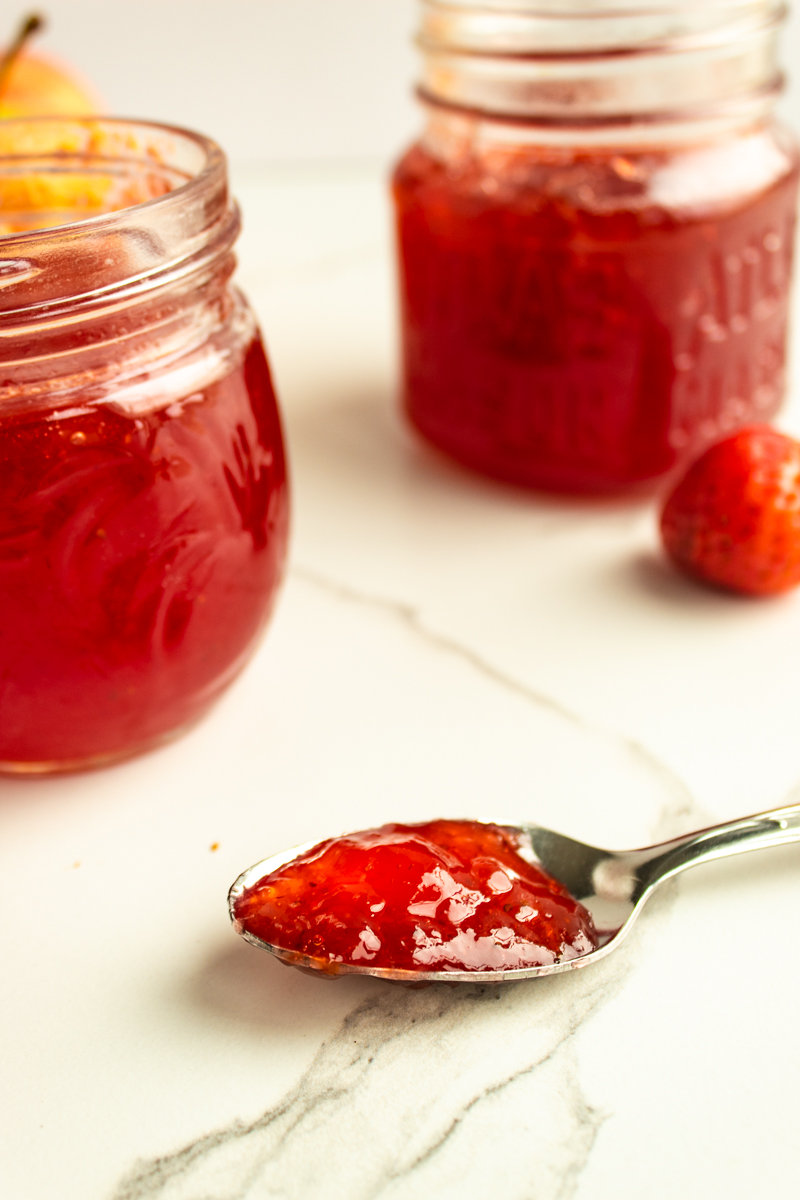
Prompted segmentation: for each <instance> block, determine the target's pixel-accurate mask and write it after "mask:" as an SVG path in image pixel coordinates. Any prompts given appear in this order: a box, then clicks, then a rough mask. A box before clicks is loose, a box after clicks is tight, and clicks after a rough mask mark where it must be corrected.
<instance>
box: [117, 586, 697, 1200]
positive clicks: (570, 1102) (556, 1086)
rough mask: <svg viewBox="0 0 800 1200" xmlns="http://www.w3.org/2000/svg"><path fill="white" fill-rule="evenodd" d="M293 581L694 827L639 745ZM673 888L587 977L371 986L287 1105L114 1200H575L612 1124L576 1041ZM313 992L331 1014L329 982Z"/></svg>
mask: <svg viewBox="0 0 800 1200" xmlns="http://www.w3.org/2000/svg"><path fill="white" fill-rule="evenodd" d="M294 574H295V575H296V576H297V577H298V578H299V579H301V580H303V581H304V582H306V583H307V584H309V585H311V586H313V587H315V588H318V589H322V590H324V591H325V592H327V593H328V594H331V595H333V596H336V597H338V598H339V599H340V600H343V601H345V602H348V603H356V604H360V605H367V606H370V607H372V608H373V609H377V610H379V611H382V612H384V613H386V614H389V615H392V616H394V617H395V618H396V619H398V620H400V621H401V622H402V623H403V624H404V626H405V627H406V628H408V629H409V630H410V631H411V632H412V633H413V634H414V635H415V636H419V637H421V638H423V639H424V640H425V641H426V642H427V643H428V644H429V645H430V646H431V647H432V648H434V649H436V650H437V651H438V652H440V653H447V654H452V655H457V656H458V657H459V658H461V659H462V660H463V661H465V662H466V663H468V664H469V665H470V667H471V668H473V669H474V670H476V671H478V672H480V674H481V675H482V676H483V677H484V678H487V679H489V680H491V681H492V682H493V683H495V684H497V685H498V686H500V687H503V688H506V689H508V690H509V691H511V692H512V693H514V694H516V695H518V696H520V697H521V698H523V699H525V700H526V701H527V702H528V703H530V704H532V705H533V706H536V707H537V708H538V709H539V710H545V711H547V712H548V713H550V714H551V715H553V714H555V715H556V716H558V717H560V718H561V719H563V720H565V721H568V722H570V723H571V724H572V725H573V726H575V727H577V728H579V729H583V730H584V731H586V732H592V733H593V734H595V735H599V736H602V737H605V738H608V739H612V740H614V741H615V742H616V743H617V744H618V745H620V746H621V748H623V749H624V750H625V751H626V752H627V753H629V754H631V755H633V756H634V757H635V758H636V759H637V760H638V761H639V762H640V765H642V766H643V767H644V768H645V769H647V770H649V771H652V772H653V773H654V774H655V775H656V776H657V777H658V778H659V780H660V781H661V784H662V787H663V788H664V791H665V793H666V797H667V799H666V802H665V804H664V806H663V809H662V812H661V814H660V818H659V821H658V831H659V832H660V833H663V834H664V835H665V836H666V835H669V834H672V833H676V832H678V831H679V829H680V828H681V827H683V826H684V825H685V824H686V822H687V820H691V821H693V823H695V824H696V823H697V817H698V813H697V809H696V807H695V806H694V804H693V802H692V798H691V796H690V794H689V793H688V791H687V789H686V788H685V787H684V785H683V784H682V783H681V781H680V780H679V779H678V778H677V777H676V776H675V775H674V774H673V773H672V772H670V771H669V770H668V768H666V767H665V766H664V765H663V764H662V763H660V762H659V761H658V760H657V759H655V758H654V757H653V756H652V755H651V754H650V753H649V752H648V751H647V750H646V749H644V748H643V747H642V746H640V745H639V744H638V743H637V742H635V741H632V740H631V739H628V738H626V737H625V736H624V735H623V734H620V733H617V732H616V731H613V730H605V729H597V728H595V727H594V726H593V725H591V724H590V723H589V722H587V721H585V720H583V719H582V718H581V717H580V716H579V715H577V714H575V713H572V712H571V711H570V710H569V709H567V708H566V707H565V706H563V705H561V704H560V703H559V702H558V701H557V700H554V699H551V698H550V697H548V696H546V695H542V694H540V693H538V692H536V691H535V690H534V689H531V688H529V687H528V686H527V685H525V684H524V683H522V682H520V681H519V680H516V679H514V678H512V677H509V676H507V675H506V674H504V673H503V672H502V671H500V670H498V669H497V668H496V667H495V666H493V665H492V664H491V663H490V662H487V661H486V660H484V659H483V658H482V657H481V656H480V655H479V654H477V653H475V652H474V651H473V650H472V649H470V648H468V647H465V646H463V645H461V644H459V643H458V642H457V641H455V640H454V639H452V638H450V637H447V636H444V635H441V634H439V633H437V632H435V631H433V630H431V629H429V628H427V627H426V625H425V624H424V623H423V621H422V620H421V618H420V616H419V614H418V613H417V612H416V611H415V610H414V609H413V608H412V607H411V606H409V605H405V604H403V603H400V602H396V601H392V600H387V599H383V598H380V597H372V596H368V595H363V594H361V593H359V592H356V591H354V590H353V589H351V588H349V587H346V586H344V585H341V584H339V583H336V582H332V581H330V580H327V579H325V578H323V577H320V576H318V575H316V574H315V573H314V572H311V571H307V570H303V569H299V570H298V569H295V572H294ZM674 890H675V889H674V886H672V885H670V886H668V887H667V888H665V889H664V891H663V892H661V893H659V895H657V896H656V898H655V899H654V901H652V902H651V906H650V907H649V909H648V911H647V912H646V914H645V916H644V917H643V918H642V921H641V923H640V926H639V927H637V928H636V929H635V930H634V932H633V934H632V935H631V937H630V938H629V939H628V941H626V942H625V943H624V944H623V945H622V947H621V948H620V950H619V951H617V952H616V953H615V954H614V955H613V956H612V957H611V958H609V959H606V960H604V961H602V962H601V963H599V964H596V965H594V966H592V967H591V968H590V969H587V970H585V971H583V970H582V971H575V972H570V973H569V974H567V975H561V976H554V977H550V978H547V979H543V980H537V981H535V982H533V983H528V984H524V983H523V984H518V985H515V986H511V987H506V988H493V987H491V986H488V985H480V984H477V983H476V984H475V985H471V986H469V987H464V988H460V989H454V990H451V989H447V988H444V987H440V986H437V987H432V988H430V989H427V990H425V991H422V992H420V991H403V990H402V989H398V988H392V987H391V986H390V985H386V984H381V983H378V982H377V981H376V982H375V984H374V991H373V992H372V994H371V995H370V997H369V998H368V999H367V1000H365V1001H364V1002H363V1003H361V1004H360V1005H358V1006H357V1007H356V1008H355V1009H354V1010H353V1011H352V1012H351V1013H350V1014H349V1015H348V1016H347V1017H346V1018H345V1020H344V1021H343V1022H342V1024H341V1026H340V1027H339V1029H338V1030H337V1032H336V1033H335V1034H334V1035H333V1037H331V1038H330V1039H329V1040H328V1041H327V1042H325V1043H324V1044H323V1045H322V1046H321V1047H320V1049H319V1051H318V1052H317V1055H316V1057H315V1058H314V1060H313V1062H312V1063H311V1066H310V1067H309V1068H308V1070H307V1071H306V1072H305V1074H304V1075H303V1077H302V1078H301V1079H300V1081H299V1083H298V1084H297V1085H296V1087H295V1088H294V1089H292V1090H291V1091H290V1092H289V1093H288V1094H287V1095H286V1096H285V1097H284V1099H283V1100H282V1101H281V1102H279V1103H278V1104H277V1105H275V1106H274V1107H272V1108H269V1109H268V1110H267V1111H266V1112H264V1114H263V1115H262V1116H261V1117H259V1118H258V1119H257V1120H255V1121H254V1122H252V1123H251V1124H245V1123H244V1122H241V1121H235V1122H233V1123H232V1124H231V1125H229V1126H228V1127H226V1128H223V1129H220V1130H218V1131H216V1132H213V1133H210V1134H208V1135H206V1136H204V1137H200V1138H199V1139H198V1140H196V1141H195V1142H192V1143H191V1144H189V1145H188V1146H186V1147H184V1148H183V1149H181V1150H178V1151H177V1152H175V1153H172V1154H168V1155H166V1156H164V1157H161V1158H157V1159H154V1160H151V1161H149V1162H144V1163H141V1164H139V1165H138V1166H136V1167H135V1168H134V1169H133V1170H132V1171H131V1172H130V1173H129V1174H128V1176H127V1177H126V1178H125V1179H123V1180H122V1182H121V1183H120V1185H119V1187H118V1189H117V1191H116V1192H115V1193H114V1197H113V1200H317V1198H318V1197H324V1198H325V1200H429V1198H430V1197H431V1196H437V1197H442V1198H443V1200H456V1198H457V1200H484V1198H485V1197H486V1196H487V1195H502V1196H503V1200H570V1198H571V1197H572V1196H573V1195H574V1194H575V1191H576V1189H577V1187H578V1182H579V1179H580V1175H581V1172H582V1170H583V1168H584V1166H585V1164H586V1162H587V1161H588V1158H589V1155H590V1154H591V1150H592V1147H593V1145H594V1143H595V1139H596V1137H597V1134H598V1131H599V1129H600V1127H601V1125H602V1123H603V1120H604V1119H605V1115H606V1114H603V1113H601V1112H598V1111H597V1110H595V1109H593V1108H592V1106H591V1105H590V1104H589V1103H588V1102H587V1100H586V1099H585V1097H584V1095H583V1093H582V1090H581V1086H580V1081H579V1077H578V1071H577V1065H576V1061H575V1054H574V1050H573V1046H572V1039H573V1036H574V1034H575V1033H576V1032H577V1031H578V1030H579V1029H580V1028H581V1026H582V1025H583V1024H584V1022H585V1021H586V1020H587V1019H588V1018H589V1017H590V1016H591V1015H592V1014H593V1013H594V1012H595V1011H596V1010H597V1009H598V1008H599V1007H600V1006H602V1005H603V1004H604V1003H605V1002H606V1001H607V1000H609V999H610V998H611V997H612V996H613V995H614V994H615V992H616V991H617V990H618V989H619V988H620V987H621V986H622V984H623V983H624V981H625V980H626V978H627V976H628V975H629V973H630V971H631V969H632V966H633V963H634V961H635V957H636V955H637V953H639V952H640V946H641V941H642V937H641V935H642V933H650V934H651V935H652V932H653V921H654V919H655V920H658V917H659V914H661V916H662V917H663V915H664V914H665V913H666V912H667V911H668V909H669V908H670V907H671V903H670V901H671V898H672V896H674ZM648 926H649V930H648ZM253 953H258V952H257V951H253ZM317 986H318V987H319V988H320V1001H321V1002H322V1003H324V994H323V993H324V989H325V984H322V983H318V984H317Z"/></svg>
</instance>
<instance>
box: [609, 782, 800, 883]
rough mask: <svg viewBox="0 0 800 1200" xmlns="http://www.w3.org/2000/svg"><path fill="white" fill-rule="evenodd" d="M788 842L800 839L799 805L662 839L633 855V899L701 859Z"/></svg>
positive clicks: (703, 861) (709, 859) (704, 860)
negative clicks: (670, 838)
mask: <svg viewBox="0 0 800 1200" xmlns="http://www.w3.org/2000/svg"><path fill="white" fill-rule="evenodd" d="M788 842H800V805H796V804H793V805H790V806H789V807H788V808H776V809H774V810H773V811H772V812H765V813H756V814H755V815H754V816H752V817H742V818H741V820H738V821H726V822H725V823H724V824H723V825H712V826H711V828H710V829H700V830H698V831H697V832H695V833H689V834H686V835H685V836H684V837H680V838H675V839H674V840H673V841H671V842H662V843H661V845H659V846H652V847H650V848H649V849H648V850H641V851H638V852H636V853H635V854H634V855H633V858H634V860H635V870H634V876H635V884H634V887H633V893H632V895H631V899H632V900H633V902H634V904H635V903H636V902H637V901H638V900H640V899H641V898H642V897H644V896H645V895H646V894H647V893H648V892H651V891H652V890H653V888H655V887H657V886H658V884H659V883H662V882H663V881H664V880H665V879H669V878H670V877H671V876H673V875H677V874H678V873H679V872H680V871H685V870H687V868H688V867H694V866H697V864H698V863H705V862H712V861H713V860H714V859H717V858H728V857H730V856H731V855H733V854H747V853H748V851H750V850H762V849H766V847H768V846H783V845H785V844H787V843H788Z"/></svg>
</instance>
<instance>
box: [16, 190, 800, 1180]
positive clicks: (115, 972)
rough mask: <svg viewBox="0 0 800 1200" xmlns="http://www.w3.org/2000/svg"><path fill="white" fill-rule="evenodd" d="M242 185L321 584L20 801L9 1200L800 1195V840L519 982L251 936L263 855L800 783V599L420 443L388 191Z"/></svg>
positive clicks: (289, 588) (622, 810)
mask: <svg viewBox="0 0 800 1200" xmlns="http://www.w3.org/2000/svg"><path fill="white" fill-rule="evenodd" d="M236 188H237V191H238V194H239V196H240V198H241V200H242V203H243V207H244V211H245V217H246V232H245V235H244V238H243V240H242V245H241V271H240V280H241V282H242V284H243V286H244V287H245V289H246V290H247V291H248V293H249V294H250V296H251V298H252V300H253V301H254V303H255V305H256V308H257V309H258V311H259V314H260V316H261V319H262V323H263V326H264V330H265V333H266V336H267V340H268V342H269V345H270V349H271V353H272V358H273V363H274V366H275V371H276V376H277V382H278V386H279V390H280V393H281V397H282V401H283V406H284V412H285V417H286V426H287V434H288V441H289V449H290V455H291V464H292V476H293V485H294V533H293V543H292V555H291V569H290V572H289V577H288V581H287V584H286V587H285V590H284V592H283V595H282V598H281V602H280V605H279V609H278V612H277V616H276V619H275V621H274V623H273V626H272V628H271V629H270V631H269V634H268V637H267V639H266V641H265V643H264V644H263V646H262V648H261V650H260V651H259V653H258V655H257V657H256V659H255V660H254V662H253V663H252V665H251V666H250V667H249V669H248V670H247V671H246V673H245V674H244V676H243V677H242V678H241V679H240V680H239V681H238V682H237V683H236V685H235V686H234V687H233V689H232V690H231V692H230V693H229V695H228V696H227V697H226V698H225V699H224V701H223V703H222V704H221V705H220V706H219V708H218V709H217V710H216V711H215V712H214V713H213V714H212V716H211V717H210V718H209V719H208V720H207V721H206V722H205V723H204V724H203V725H202V726H201V727H199V728H197V729H196V730H195V731H194V732H193V733H191V734H190V735H189V736H187V737H185V738H184V739H183V740H182V741H180V742H178V743H176V744H174V745H172V746H169V747H167V748H165V749H163V750H161V751H159V752H158V753H155V754H151V755H149V756H148V757H145V758H142V759H140V760H137V761H134V762H131V763H128V764H126V765H123V766H120V767H117V768H114V769H112V770H106V771H102V772H97V773H95V774H89V775H83V776H75V777H71V778H62V779H54V780H41V781H33V782H32V781H15V780H4V781H2V782H0V824H1V825H2V833H1V834H0V856H1V857H2V867H1V868H0V889H2V919H1V920H0V938H2V951H0V954H1V956H2V961H3V964H4V985H3V988H2V992H1V993H0V1034H1V1036H2V1048H1V1049H0V1063H1V1064H2V1068H1V1069H2V1074H3V1077H4V1082H3V1086H2V1097H1V1099H0V1104H2V1110H3V1115H2V1128H3V1138H4V1141H5V1148H4V1150H3V1153H2V1156H1V1157H0V1195H1V1196H2V1197H3V1200H56V1198H57V1200H266V1198H267V1197H281V1198H283V1200H319V1198H320V1197H324V1198H325V1200H378V1198H380V1200H423V1198H427V1197H433V1196H436V1197H441V1198H442V1200H456V1198H458V1200H485V1198H486V1197H495V1196H502V1197H503V1200H569V1198H573V1197H574V1198H575V1200H612V1198H613V1200H641V1198H642V1197H645V1198H646V1200H674V1198H675V1197H676V1196H678V1195H680V1196H681V1197H682V1200H708V1198H709V1197H718V1196H723V1195H724V1196H725V1197H726V1200H739V1198H741V1200H745V1198H746V1200H752V1197H753V1196H758V1197H774V1198H782V1197H788V1196H793V1195H795V1194H796V1192H797V1189H798V1186H800V1166H798V1159H797V1152H796V1136H797V1135H796V1129H797V1124H798V1118H800V1098H799V1097H798V1088H797V1078H798V1066H800V1024H798V1022H797V1019H796V1013H797V995H798V991H799V990H800V847H797V848H794V847H789V848H786V849H784V850H778V851H771V852H767V853H765V854H763V855H752V856H750V857H748V858H743V859H738V860H730V861H728V862H726V863H722V864H718V865H716V866H713V867H704V868H699V869H698V870H696V871H695V872H693V873H692V874H691V875H689V876H686V877H684V878H683V879H682V880H681V881H680V883H679V884H672V885H669V886H668V887H667V888H666V889H664V891H663V892H662V893H661V894H660V895H659V896H658V897H657V898H656V899H655V900H654V901H653V902H652V904H651V905H650V908H649V910H648V911H646V913H645V915H644V916H643V917H642V919H641V921H640V923H639V925H638V927H637V930H636V931H635V934H634V935H633V936H632V937H631V939H630V941H629V942H628V943H627V944H626V945H625V946H624V948H622V949H621V950H620V951H619V952H618V953H616V954H614V955H613V956H612V957H611V958H610V959H608V960H606V961H605V962H603V963H601V964H599V965H597V966H596V967H594V968H592V969H589V970H586V971H581V972H577V973H571V974H568V975H565V976H558V977H554V978H551V979H547V980H543V981H539V982H533V983H529V984H520V985H517V986H515V987H509V988H506V989H499V990H493V989H491V988H486V987H480V986H475V987H474V988H467V989H463V990H459V989H455V990H450V989H447V988H440V987H433V988H430V989H428V990H426V991H421V992H408V991H404V990H402V989H394V988H392V987H390V986H388V985H384V984H381V983H378V982H377V981H374V980H357V979H352V978H351V979H346V980H341V981H338V982H336V983H323V982H320V981H317V980H314V979H309V978H307V977H305V976H303V975H301V974H299V973H296V972H292V971H290V970H286V969H285V968H283V967H281V966H280V964H278V963H277V962H275V961H273V960H271V959H270V958H269V957H268V956H266V955H263V954H260V953H259V952H258V951H257V950H254V949H252V948H251V947H249V946H247V945H245V944H244V943H242V942H240V940H239V939H238V938H236V936H235V935H234V934H233V932H232V931H231V929H230V926H229V923H228V917H227V911H226V905H225V895H226V891H227V888H228V885H229V884H230V882H231V881H232V880H233V878H234V877H235V876H236V875H237V874H238V873H239V871H240V870H242V869H243V868H244V867H245V866H247V865H249V864H250V863H251V862H253V861H254V860H256V859H258V858H261V857H263V856H265V855H267V854H270V853H272V852H274V851H276V850H279V849H282V848H284V847H286V846H291V845H294V844H296V843H299V842H303V841H307V840H310V839H312V838H317V837H322V836H325V835H328V834H330V833H335V832H339V831H341V830H344V829H348V828H349V829H353V828H359V827H364V826H367V825H372V824H377V823H380V822H382V821H384V820H393V819H400V820H402V819H424V818H426V817H431V816H437V815H452V816H462V815H464V816H467V815H475V816H489V817H491V816H495V815H497V816H500V817H518V818H521V819H524V818H532V819H536V820H539V821H541V822H542V823H543V824H549V825H551V826H553V827H554V828H557V829H561V830H564V831H565V832H569V833H573V834H575V835H577V836H578V837H581V838H582V839H585V840H587V841H594V842H597V843H599V844H607V845H612V846H630V845H635V844H641V843H643V842H647V841H651V840H655V839H657V838H658V837H660V836H666V835H668V834H670V833H672V832H673V831H677V830H683V829H687V828H691V827H693V826H697V825H702V824H704V823H707V822H708V821H709V820H712V819H724V818H727V817H733V816H735V815H739V814H744V813H748V812H752V811H755V810H758V809H763V808H768V807H771V806H775V805H778V804H780V803H781V802H782V801H784V800H785V799H786V798H787V797H789V796H792V795H794V794H797V790H798V788H799V787H800V736H799V735H798V730H800V592H798V593H796V594H794V595H791V596H788V597H785V598H783V599H779V600H775V601H769V602H763V603H749V602H745V601H740V600H736V599H734V598H727V597H724V596H722V595H716V594H713V593H711V592H705V591H701V590H700V589H698V588H695V587H694V586H692V585H691V584H689V583H688V582H685V581H683V580H682V579H680V578H678V577H677V576H676V575H675V574H673V573H672V572H671V571H670V570H669V569H668V568H667V567H666V566H665V565H664V564H663V563H662V562H661V560H660V558H659V556H658V552H657V541H656V536H655V523H654V513H653V509H652V507H651V506H648V505H642V504H634V505H630V504H623V503H620V502H608V503H601V504H584V503H578V502H567V501H556V500H553V501H549V500H546V499H542V498H541V497H538V498H536V497H528V496H525V495H523V494H520V493H517V492H512V491H507V490H505V489H503V488H502V487H499V486H495V485H493V484H491V483H488V482H484V481H482V480H480V479H478V478H473V477H471V476H469V475H467V474H464V473H462V472H461V471H459V470H457V469H455V468H453V467H451V466H449V465H447V464H446V463H445V462H443V461H442V460H440V459H438V458H437V457H436V456H435V455H434V454H432V453H431V452H429V451H428V450H426V449H425V448H423V447H422V446H420V445H419V444H417V443H416V442H415V441H414V440H413V439H412V438H411V437H410V435H409V434H407V433H406V432H405V430H404V429H403V427H402V425H401V423H400V422H399V420H398V418H397V416H396V414H395V410H394V397H393V392H394V377H395V366H394V317H393V301H392V284H391V266H390V255H389V249H388V247H389V238H388V225H387V213H386V205H385V197H384V190H383V185H382V181H381V180H380V178H379V177H378V174H377V172H371V171H369V170H367V169H360V170H355V169H354V170H352V171H348V170H346V169H344V168H339V169H334V168H331V169H330V170H329V171H328V172H327V173H325V172H320V171H316V172H315V171H312V170H308V171H300V170H297V171H295V172H294V174H284V175H281V174H280V173H273V174H271V175H269V174H262V175H259V174H258V172H256V171H254V172H251V173H250V174H249V175H248V174H246V173H244V174H242V173H240V175H239V178H238V179H237V180H236ZM794 423H795V427H797V426H798V416H797V415H796V416H795V418H794ZM786 424H787V425H788V427H790V428H791V427H792V413H791V410H789V412H788V416H787V418H786ZM214 843H219V848H218V849H217V850H216V851H212V850H211V847H212V844H214Z"/></svg>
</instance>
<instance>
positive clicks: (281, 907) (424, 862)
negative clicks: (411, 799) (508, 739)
mask: <svg viewBox="0 0 800 1200" xmlns="http://www.w3.org/2000/svg"><path fill="white" fill-rule="evenodd" d="M523 853H524V846H523V845H521V843H520V842H519V841H517V839H516V837H515V836H514V835H512V834H511V833H510V831H508V830H505V829H502V828H500V827H499V826H497V825H487V824H481V823H478V822H476V821H431V822H429V823H428V824H421V825H382V826H381V827H380V828H379V829H367V830H364V831H363V832H361V833H352V834H348V835H347V836H345V837H339V838H329V839H328V840H327V841H325V842H320V843H319V845H318V846H315V847H314V848H313V849H312V850H309V851H307V852H306V853H305V854H301V855H300V856H299V857H298V858H295V859H293V860H292V861H291V862H290V863H288V864H287V865H286V866H283V867H279V868H278V869H277V870H276V871H273V872H272V873H271V874H270V875H266V876H265V877H264V878H263V879H260V880H259V881H258V883H256V884H255V885H254V886H253V887H250V888H248V889H247V890H246V891H245V892H244V893H243V895H242V896H241V897H240V899H239V900H238V901H237V902H236V905H235V908H234V916H235V919H236V922H237V924H238V925H239V926H240V927H241V928H242V930H244V931H245V932H247V933H251V934H254V935H255V936H256V937H259V938H261V939H262V941H265V942H268V943H269V944H270V945H273V946H277V947H279V948H280V949H282V950H286V951H290V952H295V953H296V954H297V955H298V956H302V958H304V959H306V960H310V963H309V965H312V966H315V967H317V968H318V969H322V970H327V971H330V972H332V973H335V972H336V969H337V965H338V964H340V963H347V964H349V965H354V966H364V967H389V968H395V969H403V970H415V971H478V972H480V971H499V970H512V969H513V968H515V967H538V966H549V965H551V964H553V963H558V962H562V961H567V960H570V959H574V958H578V957H579V956H581V955H584V954H587V953H589V951H591V950H593V949H595V948H596V946H597V935H596V933H595V929H594V925H593V923H592V918H591V916H590V915H589V913H588V912H587V911H586V909H585V908H584V907H583V905H581V904H579V903H578V902H577V901H576V900H574V899H573V898H572V896H570V895H569V893H568V892H567V891H566V889H565V888H563V887H562V886H561V884H560V883H558V882H557V881H556V880H555V879H553V878H551V877H550V876H549V875H547V874H545V872H544V871H542V870H541V869H540V868H539V867H537V866H534V865H533V864H532V863H530V862H528V861H527V860H526V858H525V857H523Z"/></svg>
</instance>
